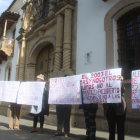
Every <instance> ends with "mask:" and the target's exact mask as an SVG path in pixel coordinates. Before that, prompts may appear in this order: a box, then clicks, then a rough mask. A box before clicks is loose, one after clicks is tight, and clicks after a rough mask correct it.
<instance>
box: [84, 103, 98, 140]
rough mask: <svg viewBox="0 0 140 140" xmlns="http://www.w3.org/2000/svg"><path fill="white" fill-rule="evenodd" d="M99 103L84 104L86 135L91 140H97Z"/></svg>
mask: <svg viewBox="0 0 140 140" xmlns="http://www.w3.org/2000/svg"><path fill="white" fill-rule="evenodd" d="M97 109H98V105H97V104H89V105H84V107H83V111H84V116H85V124H86V135H87V137H88V138H89V139H90V140H96V121H95V119H96V112H97Z"/></svg>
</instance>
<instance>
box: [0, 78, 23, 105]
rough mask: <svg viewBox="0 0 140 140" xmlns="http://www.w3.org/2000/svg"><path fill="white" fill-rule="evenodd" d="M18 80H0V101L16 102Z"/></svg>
mask: <svg viewBox="0 0 140 140" xmlns="http://www.w3.org/2000/svg"><path fill="white" fill-rule="evenodd" d="M19 85H20V82H19V81H0V101H4V102H11V103H16V99H17V93H18V89H19Z"/></svg>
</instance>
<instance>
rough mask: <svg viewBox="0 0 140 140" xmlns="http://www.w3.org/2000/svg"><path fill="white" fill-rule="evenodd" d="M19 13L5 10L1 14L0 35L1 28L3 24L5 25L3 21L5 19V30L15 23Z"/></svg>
mask: <svg viewBox="0 0 140 140" xmlns="http://www.w3.org/2000/svg"><path fill="white" fill-rule="evenodd" d="M19 16H20V15H19V14H17V13H14V12H11V11H5V12H3V13H2V14H1V16H0V36H2V34H3V30H4V25H5V21H6V20H7V21H8V23H7V30H8V29H9V28H10V27H11V26H12V25H13V24H14V23H15V22H17V20H18V18H19Z"/></svg>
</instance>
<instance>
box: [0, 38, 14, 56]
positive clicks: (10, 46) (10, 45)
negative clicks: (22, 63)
mask: <svg viewBox="0 0 140 140" xmlns="http://www.w3.org/2000/svg"><path fill="white" fill-rule="evenodd" d="M14 42H15V41H14V39H12V38H4V39H3V40H1V41H0V50H2V51H4V53H5V54H6V55H7V56H13V52H14Z"/></svg>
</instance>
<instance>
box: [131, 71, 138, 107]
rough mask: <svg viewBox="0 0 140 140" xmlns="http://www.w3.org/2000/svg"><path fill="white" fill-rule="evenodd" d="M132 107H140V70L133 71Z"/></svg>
mask: <svg viewBox="0 0 140 140" xmlns="http://www.w3.org/2000/svg"><path fill="white" fill-rule="evenodd" d="M131 80H132V81H131V87H132V96H131V97H132V108H133V109H137V108H140V70H136V71H132V73H131Z"/></svg>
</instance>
